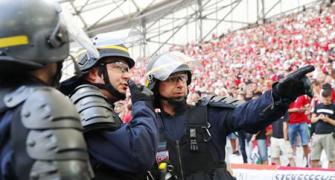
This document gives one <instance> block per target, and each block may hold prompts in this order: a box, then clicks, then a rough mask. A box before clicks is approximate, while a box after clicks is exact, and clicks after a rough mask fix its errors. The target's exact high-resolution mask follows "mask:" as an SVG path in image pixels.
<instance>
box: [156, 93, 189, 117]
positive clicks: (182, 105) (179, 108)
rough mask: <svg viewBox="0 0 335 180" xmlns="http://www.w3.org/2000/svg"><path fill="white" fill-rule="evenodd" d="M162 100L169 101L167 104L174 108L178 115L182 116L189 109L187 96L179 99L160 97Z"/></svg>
mask: <svg viewBox="0 0 335 180" xmlns="http://www.w3.org/2000/svg"><path fill="white" fill-rule="evenodd" d="M159 96H160V98H161V99H163V100H165V101H167V103H168V104H169V105H170V106H172V107H173V109H174V111H175V112H176V114H180V113H183V112H185V110H186V109H187V103H186V96H184V97H180V98H179V99H176V98H167V97H164V96H161V95H159Z"/></svg>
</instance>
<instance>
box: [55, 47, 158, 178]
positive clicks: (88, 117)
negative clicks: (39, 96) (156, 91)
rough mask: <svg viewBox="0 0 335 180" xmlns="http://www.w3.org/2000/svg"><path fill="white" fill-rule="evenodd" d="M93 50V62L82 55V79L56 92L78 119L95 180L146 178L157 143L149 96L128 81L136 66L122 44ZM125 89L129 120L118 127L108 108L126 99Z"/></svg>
mask: <svg viewBox="0 0 335 180" xmlns="http://www.w3.org/2000/svg"><path fill="white" fill-rule="evenodd" d="M98 51H99V53H100V58H98V59H95V58H91V57H90V56H89V54H84V55H83V56H81V58H80V60H79V68H80V70H81V75H79V76H75V77H73V78H70V79H68V80H66V81H65V82H64V83H62V86H61V89H62V91H63V92H64V93H65V94H68V95H70V97H71V100H72V101H73V102H74V103H75V105H76V107H77V110H78V112H79V113H80V115H81V121H82V125H83V127H84V131H85V134H84V136H85V139H86V142H87V144H88V147H89V154H90V157H91V162H92V166H93V169H94V172H95V175H96V179H99V180H100V179H118V180H120V179H125V180H131V179H134V180H141V179H146V173H147V171H148V170H150V168H151V167H152V165H153V163H154V161H155V152H156V148H157V144H158V129H157V126H156V124H155V119H156V118H155V113H154V111H153V105H152V98H153V93H152V92H151V91H150V90H149V89H147V88H145V87H144V86H137V85H135V83H134V82H133V81H131V80H130V72H129V68H132V67H133V66H134V63H135V62H134V60H133V59H132V58H131V57H130V56H129V53H128V49H127V48H126V47H125V46H124V45H123V44H115V45H109V46H99V47H98ZM128 87H129V89H130V93H131V100H132V115H133V119H132V121H131V123H130V124H122V122H121V119H120V118H119V117H118V116H117V114H116V113H115V112H114V110H113V103H114V102H116V101H118V100H122V99H124V98H125V94H126V90H127V88H128Z"/></svg>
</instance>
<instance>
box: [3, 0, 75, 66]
mask: <svg viewBox="0 0 335 180" xmlns="http://www.w3.org/2000/svg"><path fill="white" fill-rule="evenodd" d="M0 7H2V9H1V11H0V71H1V72H6V71H8V72H9V71H11V72H13V71H20V70H33V69H37V68H41V67H43V66H45V65H47V64H49V63H54V62H62V61H63V60H64V59H65V58H67V57H68V55H69V36H68V32H67V30H66V26H65V24H64V22H63V21H62V18H61V16H60V13H61V9H60V6H59V4H57V3H56V2H53V1H50V0H29V2H27V1H25V0H15V1H13V0H1V1H0Z"/></svg>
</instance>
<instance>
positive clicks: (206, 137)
mask: <svg viewBox="0 0 335 180" xmlns="http://www.w3.org/2000/svg"><path fill="white" fill-rule="evenodd" d="M242 103H243V102H241V101H238V100H236V99H232V98H226V97H218V96H211V97H207V98H204V99H202V100H201V101H199V102H198V103H197V106H192V107H191V108H189V109H188V110H187V112H186V118H187V120H186V134H185V135H184V136H183V137H182V138H181V140H180V141H174V140H171V139H169V138H168V137H167V135H166V134H165V133H164V127H163V122H162V119H161V117H160V114H158V119H159V122H160V123H159V127H160V147H159V148H158V153H157V155H156V161H157V163H158V164H159V163H161V162H164V161H167V162H168V164H171V165H173V166H170V167H168V168H169V171H170V173H171V175H172V178H171V179H181V180H184V179H186V177H187V176H189V175H191V174H197V173H199V174H206V177H208V179H214V175H215V174H216V172H215V171H221V172H220V174H221V175H222V178H223V179H227V180H231V179H234V178H233V177H232V176H231V175H230V173H229V172H227V170H226V163H225V162H224V161H223V162H221V161H219V160H218V158H215V154H217V152H216V151H217V150H216V149H214V146H213V145H212V144H211V139H212V136H211V134H210V131H209V129H210V127H211V125H210V123H209V122H208V119H207V117H208V114H207V110H208V106H212V107H220V108H228V109H234V108H235V107H237V106H239V105H240V104H242ZM223 138H225V137H223ZM166 156H168V157H166ZM194 162H196V163H194ZM155 171H157V170H155ZM174 175H175V176H176V177H173V176H174ZM223 176H224V177H223ZM222 178H220V179H222ZM198 179H203V176H202V175H199V176H198Z"/></svg>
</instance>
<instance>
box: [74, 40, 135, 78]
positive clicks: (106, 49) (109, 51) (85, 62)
mask: <svg viewBox="0 0 335 180" xmlns="http://www.w3.org/2000/svg"><path fill="white" fill-rule="evenodd" d="M97 49H98V51H99V54H100V57H99V58H94V57H92V56H90V54H88V53H83V54H82V55H81V56H80V57H79V62H78V65H79V69H80V71H81V73H84V74H85V73H87V72H88V71H89V70H90V69H91V68H93V67H94V66H95V65H98V64H99V63H103V61H104V59H106V58H107V57H120V58H122V59H124V60H126V62H127V63H128V66H129V68H132V67H133V66H134V65H135V61H134V59H133V58H131V57H130V55H129V52H128V48H127V47H126V46H125V45H123V44H117V45H110V46H102V47H97Z"/></svg>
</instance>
